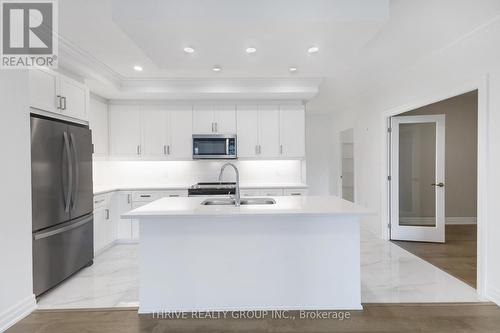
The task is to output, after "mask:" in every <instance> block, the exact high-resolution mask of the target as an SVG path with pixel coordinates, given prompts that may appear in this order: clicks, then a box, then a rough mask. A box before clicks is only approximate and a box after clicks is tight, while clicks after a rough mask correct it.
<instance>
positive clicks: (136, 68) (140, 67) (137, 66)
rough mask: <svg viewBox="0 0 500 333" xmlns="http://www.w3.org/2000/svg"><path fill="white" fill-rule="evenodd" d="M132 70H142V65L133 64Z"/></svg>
mask: <svg viewBox="0 0 500 333" xmlns="http://www.w3.org/2000/svg"><path fill="white" fill-rule="evenodd" d="M134 70H135V71H137V72H142V66H139V65H135V66H134Z"/></svg>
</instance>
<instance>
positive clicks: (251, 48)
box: [246, 47, 257, 54]
mask: <svg viewBox="0 0 500 333" xmlns="http://www.w3.org/2000/svg"><path fill="white" fill-rule="evenodd" d="M246 51H247V53H248V54H252V53H255V52H257V49H256V48H255V47H247V50H246Z"/></svg>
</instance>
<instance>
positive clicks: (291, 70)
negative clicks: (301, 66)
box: [288, 66, 297, 73]
mask: <svg viewBox="0 0 500 333" xmlns="http://www.w3.org/2000/svg"><path fill="white" fill-rule="evenodd" d="M288 70H289V71H290V73H295V72H296V71H297V67H294V66H292V67H290V68H288Z"/></svg>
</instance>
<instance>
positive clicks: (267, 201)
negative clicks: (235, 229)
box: [201, 198, 276, 206]
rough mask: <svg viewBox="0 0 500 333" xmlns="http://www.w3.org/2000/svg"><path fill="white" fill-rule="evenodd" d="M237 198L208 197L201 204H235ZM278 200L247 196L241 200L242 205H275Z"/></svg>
mask: <svg viewBox="0 0 500 333" xmlns="http://www.w3.org/2000/svg"><path fill="white" fill-rule="evenodd" d="M235 202H236V200H234V199H232V198H217V199H207V200H205V201H203V202H202V203H201V204H202V205H203V206H234V205H235ZM275 203H276V201H275V200H274V199H272V198H245V199H241V200H240V205H242V206H246V205H274V204H275Z"/></svg>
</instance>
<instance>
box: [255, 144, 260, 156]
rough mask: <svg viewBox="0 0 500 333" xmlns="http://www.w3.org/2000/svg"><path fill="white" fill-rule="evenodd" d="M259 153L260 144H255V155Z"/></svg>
mask: <svg viewBox="0 0 500 333" xmlns="http://www.w3.org/2000/svg"><path fill="white" fill-rule="evenodd" d="M258 154H259V145H255V155H258Z"/></svg>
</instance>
